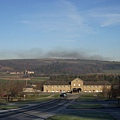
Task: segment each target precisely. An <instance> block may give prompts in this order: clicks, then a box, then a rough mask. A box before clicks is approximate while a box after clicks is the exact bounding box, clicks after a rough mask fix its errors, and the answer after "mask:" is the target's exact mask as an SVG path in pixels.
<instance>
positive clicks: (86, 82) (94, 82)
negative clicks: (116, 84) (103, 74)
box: [44, 79, 110, 85]
mask: <svg viewBox="0 0 120 120" xmlns="http://www.w3.org/2000/svg"><path fill="white" fill-rule="evenodd" d="M80 80H81V79H80ZM70 84H71V82H70V81H47V82H46V83H45V84H44V85H70ZM83 84H84V85H110V83H109V82H108V81H83Z"/></svg>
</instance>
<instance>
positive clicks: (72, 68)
mask: <svg viewBox="0 0 120 120" xmlns="http://www.w3.org/2000/svg"><path fill="white" fill-rule="evenodd" d="M25 70H31V71H34V72H35V75H60V74H65V75H66V74H71V75H79V74H91V73H109V74H120V62H114V61H113V62H111V61H99V60H83V59H50V58H49V59H13V60H0V72H6V71H9V72H12V71H20V72H21V71H25Z"/></svg>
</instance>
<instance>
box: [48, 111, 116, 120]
mask: <svg viewBox="0 0 120 120" xmlns="http://www.w3.org/2000/svg"><path fill="white" fill-rule="evenodd" d="M47 120H115V119H114V118H113V117H112V116H110V115H109V114H107V113H97V112H93V113H77V114H74V115H73V113H71V114H70V115H55V116H53V117H50V118H48V119H47Z"/></svg>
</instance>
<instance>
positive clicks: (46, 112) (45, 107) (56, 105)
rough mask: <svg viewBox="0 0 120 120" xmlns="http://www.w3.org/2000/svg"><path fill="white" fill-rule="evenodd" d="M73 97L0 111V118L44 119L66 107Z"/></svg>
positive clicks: (3, 119) (19, 119)
mask: <svg viewBox="0 0 120 120" xmlns="http://www.w3.org/2000/svg"><path fill="white" fill-rule="evenodd" d="M73 101H74V100H73V99H66V98H60V99H54V100H50V101H47V102H42V103H39V104H36V105H33V106H29V107H24V108H21V109H16V110H9V111H5V112H0V120H45V119H46V118H48V117H50V116H53V115H55V114H56V113H58V112H59V111H61V110H63V109H65V108H66V106H67V105H68V104H70V103H71V102H73Z"/></svg>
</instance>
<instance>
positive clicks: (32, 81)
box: [0, 77, 49, 83]
mask: <svg viewBox="0 0 120 120" xmlns="http://www.w3.org/2000/svg"><path fill="white" fill-rule="evenodd" d="M10 80H11V79H6V78H1V79H0V83H4V82H7V81H10ZM46 80H49V77H34V78H30V80H27V82H28V83H37V82H43V81H46ZM12 81H18V79H13V80H12ZM19 81H21V82H26V80H25V79H22V78H20V79H19Z"/></svg>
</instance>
